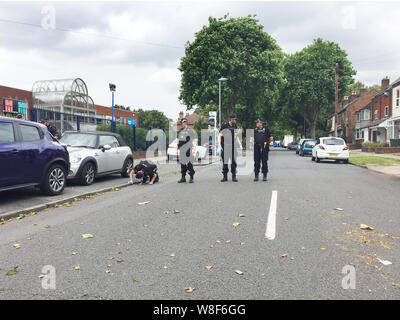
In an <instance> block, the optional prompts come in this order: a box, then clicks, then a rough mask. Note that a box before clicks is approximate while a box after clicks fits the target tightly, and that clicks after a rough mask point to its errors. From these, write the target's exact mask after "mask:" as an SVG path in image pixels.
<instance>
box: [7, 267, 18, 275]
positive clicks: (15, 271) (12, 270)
mask: <svg viewBox="0 0 400 320" xmlns="http://www.w3.org/2000/svg"><path fill="white" fill-rule="evenodd" d="M17 269H18V266H15V267H14V268H12V269H10V270H8V271H7V273H6V275H7V276H13V275H14V274H16V273H17V272H18V270H17Z"/></svg>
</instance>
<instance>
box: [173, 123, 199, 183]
mask: <svg viewBox="0 0 400 320" xmlns="http://www.w3.org/2000/svg"><path fill="white" fill-rule="evenodd" d="M181 124H182V129H181V130H179V131H178V150H179V163H180V164H181V174H182V177H181V180H179V181H178V183H183V182H186V172H187V171H189V176H190V180H189V183H193V176H194V173H195V171H194V169H193V162H194V155H193V154H194V153H195V151H196V146H197V134H196V132H194V130H193V129H190V128H188V125H187V119H186V118H183V119H182V120H181Z"/></svg>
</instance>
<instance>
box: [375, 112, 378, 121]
mask: <svg viewBox="0 0 400 320" xmlns="http://www.w3.org/2000/svg"><path fill="white" fill-rule="evenodd" d="M375 120H378V110H375Z"/></svg>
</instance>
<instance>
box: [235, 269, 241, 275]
mask: <svg viewBox="0 0 400 320" xmlns="http://www.w3.org/2000/svg"><path fill="white" fill-rule="evenodd" d="M235 273H237V274H238V275H242V274H243V271H240V270H235Z"/></svg>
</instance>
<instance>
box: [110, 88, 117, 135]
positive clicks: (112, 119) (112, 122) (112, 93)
mask: <svg viewBox="0 0 400 320" xmlns="http://www.w3.org/2000/svg"><path fill="white" fill-rule="evenodd" d="M109 86H110V91H111V95H112V107H111V110H112V114H111V131H112V132H115V131H116V130H115V123H114V92H115V89H116V85H115V84H112V83H110V84H109Z"/></svg>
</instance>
